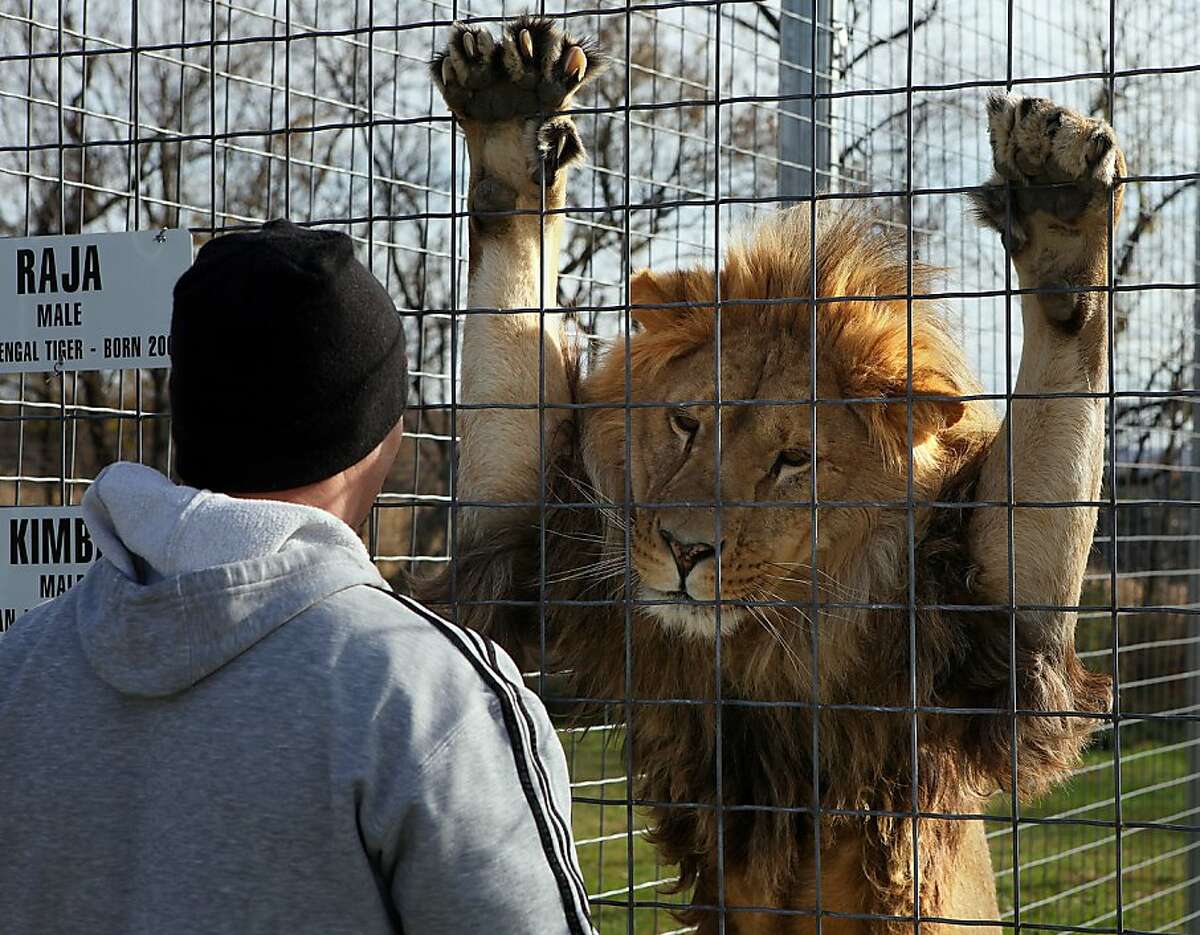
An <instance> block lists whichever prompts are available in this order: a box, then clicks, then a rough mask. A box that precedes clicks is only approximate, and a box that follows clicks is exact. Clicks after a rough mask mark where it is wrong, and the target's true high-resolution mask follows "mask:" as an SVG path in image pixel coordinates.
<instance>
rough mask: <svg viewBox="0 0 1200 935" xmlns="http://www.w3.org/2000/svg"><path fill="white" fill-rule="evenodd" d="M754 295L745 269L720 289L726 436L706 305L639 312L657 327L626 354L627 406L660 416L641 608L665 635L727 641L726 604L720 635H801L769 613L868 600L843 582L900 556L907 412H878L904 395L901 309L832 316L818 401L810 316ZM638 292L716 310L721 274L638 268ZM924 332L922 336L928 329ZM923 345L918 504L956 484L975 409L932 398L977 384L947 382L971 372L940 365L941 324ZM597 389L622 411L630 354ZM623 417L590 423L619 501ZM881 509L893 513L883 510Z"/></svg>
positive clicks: (597, 376) (917, 340)
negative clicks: (782, 607)
mask: <svg viewBox="0 0 1200 935" xmlns="http://www.w3.org/2000/svg"><path fill="white" fill-rule="evenodd" d="M757 282H758V280H746V279H744V278H739V277H738V276H737V270H736V269H734V270H732V271H731V270H730V269H729V268H727V270H726V272H725V274H724V276H723V280H722V292H723V295H725V296H728V297H730V304H724V303H723V305H722V315H721V373H720V397H721V400H722V405H721V406H720V427H719V431H718V424H717V422H718V418H717V407H716V406H714V405H713V404H712V401H713V400H714V399H716V397H717V392H716V373H715V362H716V361H715V344H716V334H715V327H714V314H713V312H712V310H711V308H703V307H700V308H679V309H669V310H655V311H652V312H643V313H641V314H640V315H639V316H638V318H639V321H640V322H641V323H642V325H643V329H644V330H643V331H642V332H641V333H639V334H637V335H636V336H635V337H634V338H633V339H632V341H631V345H630V363H631V382H630V392H631V396H632V399H633V400H634V401H635V402H636V403H642V404H650V405H640V406H635V407H633V408H631V409H630V410H629V424H630V428H631V430H632V431H631V432H630V434H629V446H628V453H629V482H630V485H631V488H632V490H631V493H632V495H633V504H632V506H631V509H630V512H629V515H630V519H631V526H630V530H629V538H630V544H631V548H630V552H631V554H630V559H631V564H632V569H633V571H634V573H635V577H636V582H635V593H634V594H633V597H634V598H635V599H636V600H638V601H639V602H641V603H642V606H643V609H644V611H645V612H646V613H647V614H649V615H650V616H652V617H654V618H656V619H658V620H659V621H660V622H661V623H662V624H663V625H664V626H666V627H668V628H670V629H671V630H673V631H677V632H680V633H683V634H687V635H690V636H693V637H697V638H708V639H712V638H715V635H716V632H717V623H718V607H719V620H720V628H721V631H722V633H732V632H735V631H736V629H737V628H738V627H739V626H741V625H743V624H745V623H747V622H754V621H757V622H758V623H759V624H761V625H763V626H764V627H766V628H767V629H768V630H770V629H771V628H772V627H775V628H778V627H781V626H785V625H788V626H794V623H790V624H789V623H788V622H787V620H788V618H790V619H791V620H793V621H794V620H795V619H796V618H797V617H798V616H799V614H797V613H795V612H793V613H791V614H786V615H781V614H779V613H777V612H774V611H773V610H771V609H770V608H769V607H764V606H757V605H769V604H772V603H775V602H779V601H786V602H792V603H793V604H795V605H798V607H799V610H800V611H803V604H804V602H805V601H806V600H811V596H810V595H811V594H812V587H811V586H812V584H813V582H814V580H815V581H816V583H817V584H818V585H819V586H820V592H819V594H820V599H821V600H822V601H823V602H824V601H830V600H843V601H862V600H864V599H865V595H863V594H856V593H854V591H853V588H852V587H850V586H848V585H847V581H848V580H850V579H851V578H853V575H850V574H848V571H849V570H850V569H851V568H853V567H854V566H856V565H857V564H859V563H862V562H864V561H866V562H872V561H873V562H876V563H886V564H889V565H898V564H902V559H903V554H902V553H899V554H897V553H896V552H895V547H894V544H892V543H893V539H894V538H895V537H894V536H893V537H891V538H889V539H888V543H887V546H886V548H885V547H884V546H883V545H882V544H881V542H880V541H877V539H878V537H879V534H880V531H881V528H882V527H884V526H886V525H888V524H889V523H890V524H891V527H890V528H891V529H892V530H894V529H896V528H898V527H897V524H901V526H902V524H903V522H904V509H903V503H904V501H905V499H906V496H907V494H908V463H909V457H908V452H909V451H910V448H909V444H908V438H909V425H908V406H907V405H906V404H905V403H904V402H891V403H884V402H882V400H883V399H894V398H895V397H897V396H903V395H904V394H905V392H906V387H907V378H908V352H907V348H908V340H907V324H906V311H905V308H904V306H903V304H902V303H901V304H900V305H899V307H898V308H897V307H895V306H894V305H892V306H889V305H886V304H885V303H861V302H860V303H847V304H846V305H844V306H842V305H836V304H831V305H828V306H824V307H823V310H822V312H821V313H819V316H818V322H819V324H820V326H821V327H820V328H819V329H818V331H817V344H816V349H817V353H816V369H815V383H816V399H817V402H816V403H815V404H814V403H813V402H812V400H813V394H812V389H813V380H814V371H813V353H812V347H813V343H812V339H813V329H812V327H811V318H810V313H809V307H808V303H797V304H796V305H780V306H771V305H765V306H764V305H754V304H752V305H738V304H736V300H737V299H738V298H755V297H757V296H758V295H759V294H760V290H757ZM634 286H635V293H634V302H635V304H638V303H644V304H648V305H657V304H667V303H677V302H688V303H694V304H696V305H702V304H703V303H704V301H705V300H706V298H707V300H708V301H711V291H707V293H706V290H710V289H711V277H707V278H706V277H705V276H704V274H702V273H698V272H694V271H693V272H688V273H675V274H666V275H662V274H650V273H643V274H640V275H639V277H637V279H636V280H635V282H634ZM885 291H886V290H885ZM822 319H824V320H822ZM917 323H918V325H919V326H920V327H921V328H922V329H924V326H925V323H926V322H925V319H924V318H923V317H922V316H918V319H917ZM914 335H915V337H914V360H913V390H914V396H915V397H916V401H915V402H914V404H913V406H912V429H911V431H912V439H913V447H912V449H911V450H912V452H913V458H912V465H913V469H914V471H913V491H914V493H915V495H916V496H917V497H918V498H922V499H925V498H928V497H929V496H930V495H931V493H932V492H933V491H935V490H936V487H937V484H938V482H939V480H940V478H941V477H942V476H943V464H942V462H943V461H944V458H943V457H941V444H942V435H943V433H945V432H946V431H947V430H948V429H949V428H950V427H951V426H953V425H954V424H955V423H956V422H958V420H959V418H960V417H961V415H962V413H963V409H964V407H963V405H962V404H961V403H957V402H953V401H925V400H923V399H921V398H920V397H921V396H922V395H928V394H938V395H957V394H960V393H963V392H968V391H969V388H967V387H962V386H960V385H959V383H958V382H956V380H955V379H954V378H953V377H952V376H951V375H950V374H952V373H953V372H954V370H955V368H956V367H957V366H958V364H957V362H956V361H955V360H950V361H948V362H947V361H943V360H942V358H943V357H945V356H946V355H947V354H949V353H950V351H949V349H948V348H947V347H946V346H944V343H943V342H942V340H941V338H940V336H939V333H938V332H937V331H936V328H934V327H933V325H932V322H930V330H928V332H926V331H925V330H922V331H920V332H918V331H915V330H914ZM943 364H946V366H943ZM585 389H586V393H587V395H588V397H589V398H590V399H592V400H593V401H607V402H611V403H614V404H618V405H619V404H620V403H621V402H622V401H623V400H624V399H625V366H624V358H623V355H622V354H619V353H616V352H614V353H612V354H610V356H609V358H608V359H607V360H606V361H605V362H604V363H603V364H602V365H601V367H600V368H599V369H598V370H597V372H596V373H594V374H593V375H592V376H591V377H590V378H589V380H588V382H587V385H586V388H585ZM851 399H876V400H881V401H877V402H856V403H855V402H847V401H846V400H851ZM625 419H626V413H625V411H624V410H623V409H621V408H614V409H613V410H596V411H593V412H592V413H591V414H590V415H589V416H588V417H587V421H586V423H585V425H586V429H585V447H586V448H587V457H588V459H589V461H590V463H591V464H592V465H593V467H592V473H593V476H594V477H596V478H597V479H598V481H599V483H600V485H601V486H602V487H603V488H604V493H605V494H606V495H607V496H608V497H609V498H610V499H612V500H614V501H617V502H620V501H622V500H623V499H624V493H623V488H624V482H625V480H624V464H625V457H624V455H625ZM814 433H815V435H814ZM718 435H719V439H720V440H719V466H718ZM718 478H719V484H718ZM814 495H815V497H816V500H817V502H819V504H820V506H819V507H818V508H817V509H815V510H814V508H813V505H812V504H813V501H814ZM718 500H719V501H720V504H721V506H720V509H719V510H718V509H717V508H716V503H717V501H718ZM886 503H891V504H898V506H897V507H892V508H890V509H889V508H887V507H883V506H880V505H879V504H886ZM616 532H617V533H618V536H617V537H618V538H620V539H623V536H624V534H623V531H620V530H617V531H616ZM718 552H719V556H720V558H719V561H720V568H719V572H720V582H719V595H720V601H719V602H718V601H717V597H718V580H717V578H718Z"/></svg>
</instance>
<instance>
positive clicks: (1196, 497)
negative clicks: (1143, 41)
mask: <svg viewBox="0 0 1200 935" xmlns="http://www.w3.org/2000/svg"><path fill="white" fill-rule="evenodd" d="M1195 251H1196V257H1195V270H1196V277H1197V278H1198V279H1200V191H1198V192H1197V195H1196V244H1195ZM1198 387H1200V292H1197V293H1196V294H1195V296H1194V298H1193V300H1192V380H1191V386H1190V388H1191V389H1192V390H1195V389H1196V388H1198ZM1189 442H1190V444H1189V445H1188V449H1189V451H1188V454H1189V457H1188V468H1189V470H1188V473H1189V475H1190V476H1189V483H1188V485H1187V490H1188V497H1189V499H1190V500H1191V501H1192V503H1193V504H1196V503H1198V502H1200V397H1193V401H1192V424H1191V438H1190V439H1189ZM1188 529H1189V530H1190V535H1189V537H1188V538H1189V541H1188V553H1189V558H1190V561H1189V562H1188V567H1189V568H1190V569H1196V568H1200V507H1198V506H1195V505H1193V506H1191V507H1189V508H1188ZM1187 600H1188V609H1189V610H1190V611H1191V612H1192V613H1193V614H1194V613H1195V611H1196V610H1197V609H1200V575H1196V574H1189V575H1188V596H1187ZM1191 620H1192V625H1191V627H1189V628H1188V630H1189V632H1188V636H1189V637H1191V640H1192V642H1189V643H1188V644H1187V647H1188V671H1189V672H1197V671H1200V642H1196V639H1197V635H1198V634H1197V630H1198V629H1200V618H1198V617H1195V616H1192V617H1191ZM1192 684H1193V685H1197V686H1200V679H1197V680H1193V682H1192ZM1187 713H1188V714H1190V715H1192V716H1193V717H1194V716H1196V715H1197V714H1200V698H1197V699H1196V700H1195V701H1193V703H1192V707H1191V709H1190V710H1188V712H1187ZM1188 723H1189V725H1190V729H1189V730H1188V731H1187V732H1186V736H1187V737H1188V739H1189V740H1190V741H1191V744H1190V745H1189V746H1188V771H1189V772H1190V773H1191V777H1192V781H1191V782H1189V783H1188V809H1189V812H1188V817H1187V824H1189V825H1194V824H1196V816H1197V815H1198V814H1200V781H1197V778H1196V777H1197V776H1200V721H1195V720H1193V721H1189V722H1188ZM1188 843H1189V844H1192V845H1193V847H1192V848H1191V850H1189V851H1188V865H1187V866H1188V880H1189V886H1188V902H1187V911H1188V921H1187V923H1186V926H1187V931H1188V932H1191V933H1192V935H1200V846H1196V844H1197V841H1189V842H1188Z"/></svg>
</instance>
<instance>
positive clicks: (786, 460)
mask: <svg viewBox="0 0 1200 935" xmlns="http://www.w3.org/2000/svg"><path fill="white" fill-rule="evenodd" d="M810 464H812V452H810V451H807V450H805V449H804V448H785V449H784V450H783V451H781V452H779V456H778V457H777V458H776V459H775V464H774V466H773V467H772V468H771V473H772V474H775V475H776V476H778V475H779V474H782V473H783V472H784V471H785V470H787V469H788V468H792V469H795V468H806V467H808V466H809V465H810Z"/></svg>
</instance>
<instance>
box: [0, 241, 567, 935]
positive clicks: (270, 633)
mask: <svg viewBox="0 0 1200 935" xmlns="http://www.w3.org/2000/svg"><path fill="white" fill-rule="evenodd" d="M171 331H172V352H171V353H172V373H171V385H170V392H171V404H172V411H173V416H174V422H173V431H174V437H175V444H176V466H177V470H178V473H179V476H180V477H181V478H182V480H183V481H184V483H185V484H186V485H187V486H175V485H174V484H172V483H171V482H170V481H169V480H167V478H165V477H163V476H162V475H161V474H158V473H157V472H155V471H153V470H151V469H149V468H146V467H143V466H139V465H135V464H115V465H112V466H111V467H109V468H107V469H106V470H105V471H104V472H103V473H101V475H100V476H99V477H98V478H97V480H96V482H95V483H94V484H93V485H92V487H91V488H90V489H89V491H88V493H87V495H86V497H85V498H84V501H83V506H84V510H85V514H86V518H87V522H88V525H89V528H90V530H91V533H92V536H93V538H94V539H95V541H96V543H97V545H98V546H99V548H100V549H101V551H102V553H103V558H101V559H100V561H98V562H97V564H96V565H95V567H94V568H93V569H92V571H91V572H90V573H89V574H88V575H87V577H86V578H84V580H83V581H81V582H80V583H79V584H78V585H76V586H75V588H73V589H72V590H71V591H69V592H68V593H67V594H65V595H63V596H62V597H60V598H58V599H57V600H54V601H51V602H49V603H47V604H43V605H41V606H40V607H38V608H36V609H34V610H32V611H30V612H29V613H28V614H26V615H25V616H24V617H23V618H22V619H21V620H20V621H19V622H18V623H17V625H16V626H15V627H14V628H13V629H12V630H11V631H10V632H9V633H8V634H7V635H6V636H4V637H3V638H0V930H2V931H3V932H5V933H6V935H15V933H39V935H43V933H57V932H62V933H67V932H71V933H75V932H89V933H93V935H104V933H114V935H115V933H122V935H126V933H155V935H158V933H172V935H176V933H190V932H196V933H199V932H204V933H223V932H227V933H259V932H262V933H267V932H271V933H275V932H288V933H297V932H300V933H303V932H313V933H317V932H320V933H336V932H346V933H350V932H353V933H357V935H362V933H373V932H398V931H401V930H403V931H404V932H405V933H407V935H420V933H450V932H454V933H468V932H496V933H508V932H512V933H525V932H529V933H539V935H540V933H556V932H569V933H576V935H578V933H583V932H586V931H590V928H589V926H588V921H587V906H586V901H585V899H586V897H585V893H584V888H583V885H582V882H581V879H580V875H579V869H578V866H577V864H576V861H575V856H574V846H573V843H572V841H571V834H570V824H569V818H568V816H569V808H570V798H569V791H568V786H567V773H566V764H565V760H564V757H563V753H562V748H561V747H560V745H559V743H558V740H557V738H556V736H555V734H554V732H553V729H552V727H551V725H550V722H549V720H548V718H547V716H546V713H545V710H544V709H543V707H542V705H541V704H540V703H539V701H538V700H537V699H536V697H534V696H533V695H532V694H531V693H530V692H528V691H527V690H526V689H525V688H524V687H523V685H522V684H521V680H520V675H519V673H518V672H517V670H516V668H515V667H514V666H513V664H512V662H511V661H510V660H509V659H508V657H507V656H505V655H504V654H503V652H501V651H500V650H498V649H497V648H496V647H494V646H492V645H491V644H490V643H488V642H487V641H485V640H483V639H481V638H480V637H478V636H477V635H475V634H470V633H467V632H466V631H464V630H461V629H459V628H457V627H455V626H452V625H450V624H448V623H446V622H444V621H442V620H440V619H438V618H437V617H435V616H434V615H432V614H430V613H429V612H428V611H426V610H425V609H424V608H422V607H421V606H420V605H418V604H416V603H414V602H412V601H409V600H406V599H404V598H400V597H397V596H396V595H393V594H392V593H390V591H389V589H388V586H387V585H386V584H385V582H384V581H383V579H382V578H381V577H380V575H379V573H378V571H377V570H376V569H375V567H374V565H372V563H371V561H370V557H369V555H368V554H367V551H366V550H365V549H364V548H363V545H362V542H361V540H360V539H359V538H358V536H357V535H356V534H355V532H354V527H358V526H360V525H361V524H362V522H363V521H364V520H365V519H366V517H367V514H368V512H369V510H370V507H371V503H372V502H373V500H374V498H375V497H376V495H377V494H378V493H379V491H380V489H381V487H382V485H383V483H384V480H385V478H386V476H387V474H388V471H389V469H390V467H391V465H392V462H393V460H394V458H395V456H396V452H397V450H398V448H399V445H400V436H401V423H400V419H401V416H402V414H403V407H404V396H405V386H406V378H405V363H404V336H403V331H402V328H401V323H400V318H399V316H398V315H397V313H396V310H395V308H394V306H393V305H392V302H391V300H390V299H389V298H388V296H387V293H386V291H385V290H384V288H383V287H382V286H381V285H380V284H379V282H378V281H377V280H376V279H374V277H372V276H371V274H370V273H369V272H367V270H366V269H364V268H363V267H362V266H361V265H360V264H359V263H358V262H357V261H356V260H355V259H354V254H353V247H352V244H351V241H350V239H349V238H348V237H346V236H345V235H343V234H339V233H335V232H332V231H314V230H302V229H301V228H299V227H296V226H295V225H292V224H290V223H288V222H285V221H274V222H272V223H270V224H267V225H266V226H265V227H263V228H262V229H261V230H259V231H254V232H249V233H237V234H230V235H228V236H225V237H221V238H218V239H216V240H213V241H212V242H210V243H208V244H206V245H205V246H204V247H203V248H202V249H201V250H200V252H199V254H198V256H197V258H196V262H195V264H194V265H193V266H192V268H191V269H190V270H189V271H188V272H187V273H185V274H184V275H183V276H182V277H181V278H180V280H179V282H178V284H177V285H176V287H175V298H174V312H173V316H172V324H171ZM215 491H220V493H217V492H215Z"/></svg>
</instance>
